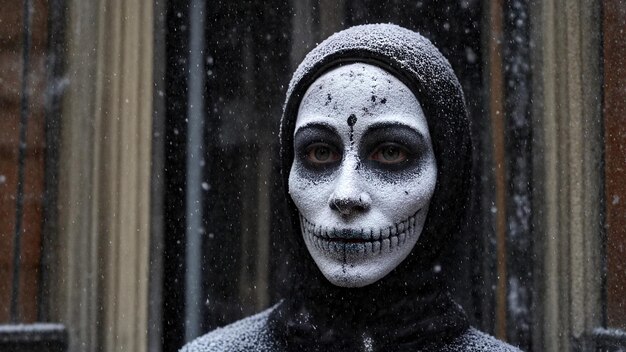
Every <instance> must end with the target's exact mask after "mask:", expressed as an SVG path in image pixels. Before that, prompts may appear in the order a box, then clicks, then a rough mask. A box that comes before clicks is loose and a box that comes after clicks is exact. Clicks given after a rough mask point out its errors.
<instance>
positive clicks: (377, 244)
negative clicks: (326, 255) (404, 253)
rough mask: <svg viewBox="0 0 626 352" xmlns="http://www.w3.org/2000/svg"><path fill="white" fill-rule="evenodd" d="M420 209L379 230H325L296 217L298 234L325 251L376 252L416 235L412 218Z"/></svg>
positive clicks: (398, 245)
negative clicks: (301, 234)
mask: <svg viewBox="0 0 626 352" xmlns="http://www.w3.org/2000/svg"><path fill="white" fill-rule="evenodd" d="M421 210H422V209H419V210H418V211H417V212H415V214H413V215H412V216H410V217H408V218H407V219H406V220H404V221H400V222H398V223H396V224H393V225H390V226H384V227H380V228H356V229H354V228H345V229H338V228H335V227H325V226H322V225H317V224H314V223H313V222H311V221H309V220H307V219H306V218H305V217H303V216H302V215H300V223H301V226H302V233H303V234H304V235H305V238H307V239H308V241H309V242H311V243H312V244H313V245H314V246H315V247H317V248H318V249H320V250H322V251H325V252H331V253H332V252H358V253H380V252H382V251H381V249H387V250H393V249H395V248H397V247H400V246H402V245H404V244H405V243H406V241H407V239H409V238H411V237H413V236H416V234H415V217H416V216H417V215H418V214H419V212H420V211H421Z"/></svg>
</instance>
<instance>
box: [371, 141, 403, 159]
mask: <svg viewBox="0 0 626 352" xmlns="http://www.w3.org/2000/svg"><path fill="white" fill-rule="evenodd" d="M408 155H409V152H408V150H407V149H406V148H405V147H404V146H402V145H400V144H398V143H393V142H387V143H382V144H380V145H378V146H377V147H376V148H375V149H374V151H373V152H372V153H371V154H370V156H369V159H370V160H374V161H376V162H379V163H381V164H399V163H401V162H403V161H405V160H406V159H407V158H408Z"/></svg>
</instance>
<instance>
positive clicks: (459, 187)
mask: <svg viewBox="0 0 626 352" xmlns="http://www.w3.org/2000/svg"><path fill="white" fill-rule="evenodd" d="M354 62H363V63H368V64H372V65H376V66H379V67H381V68H383V69H385V70H387V71H389V72H390V73H392V74H394V75H395V76H396V77H397V78H399V79H400V80H401V81H402V82H403V83H404V84H405V85H407V86H408V87H409V88H410V89H411V90H412V91H413V93H414V94H415V96H416V97H417V100H418V101H419V102H420V104H421V106H422V108H423V111H424V114H425V115H426V119H427V122H428V127H429V131H430V135H431V139H432V143H433V149H434V153H435V158H436V160H437V169H438V174H437V185H436V188H435V192H434V195H433V198H432V199H431V203H430V207H429V212H428V217H427V219H426V223H425V225H424V229H423V231H422V234H421V235H420V237H419V240H418V242H417V244H416V245H415V247H414V248H413V250H412V252H411V253H410V255H409V256H408V257H407V258H406V259H405V260H404V261H403V262H402V263H401V264H400V265H399V266H398V267H397V268H396V269H394V270H393V271H392V272H391V273H390V274H389V275H387V276H386V277H384V278H383V279H381V280H379V281H377V282H376V283H374V284H371V285H368V286H365V287H362V288H341V287H337V286H334V285H332V284H331V283H329V282H328V281H327V280H326V279H325V278H324V277H323V275H322V274H321V272H320V271H319V269H318V268H317V267H316V265H315V263H314V262H313V259H312V258H311V256H310V255H309V253H308V252H307V250H306V247H305V244H304V240H303V238H302V236H301V234H300V224H299V218H298V211H297V209H296V207H295V205H294V203H293V201H292V200H291V198H290V196H289V194H288V182H287V181H288V178H289V171H290V169H291V164H292V162H293V159H294V151H293V132H294V126H295V121H296V117H297V112H298V108H299V105H300V101H301V99H302V97H303V95H304V93H305V92H306V90H307V88H308V87H309V86H310V85H311V84H312V83H313V81H315V80H316V79H317V78H318V77H320V75H322V74H323V73H325V72H327V71H328V70H329V69H332V68H334V67H337V66H340V65H343V64H347V63H354ZM280 143H281V155H280V157H281V163H282V164H281V167H282V169H281V171H282V178H283V183H284V191H285V195H286V198H287V201H288V203H289V209H290V221H291V224H292V229H293V230H292V232H291V233H286V234H283V235H284V238H282V240H283V241H286V245H285V247H286V248H288V251H287V252H288V253H284V254H285V255H286V259H285V260H286V261H287V262H288V267H289V268H290V269H289V272H290V275H291V278H290V279H291V289H292V290H291V292H290V293H288V294H287V295H286V302H285V304H283V308H282V309H278V310H277V311H276V314H274V318H273V320H274V322H275V325H276V326H279V327H280V328H279V330H280V329H282V330H281V331H283V333H284V332H285V331H290V332H289V334H291V336H293V335H294V334H295V335H298V336H302V339H301V342H303V343H305V344H306V340H307V339H309V338H314V337H313V336H315V339H318V341H319V339H320V338H321V336H327V337H328V336H333V334H334V335H335V337H331V338H330V339H331V341H333V339H337V336H345V333H348V330H350V331H352V332H355V331H356V335H359V336H360V335H362V333H361V332H362V331H370V332H371V334H370V335H371V336H370V337H372V336H373V337H372V338H374V339H377V338H378V339H383V340H396V341H399V340H403V341H405V340H407V339H408V340H411V339H412V340H413V341H416V340H423V336H421V335H424V334H429V335H432V334H433V333H435V334H436V333H437V332H440V333H442V334H448V335H450V334H451V335H454V334H457V333H459V332H460V331H462V330H463V329H466V328H467V321H466V319H465V315H464V313H463V312H462V310H461V309H460V308H459V307H458V306H457V305H456V304H454V303H453V302H452V301H451V299H450V297H449V294H448V292H447V289H446V287H445V285H444V284H443V280H442V278H441V275H442V272H441V266H440V265H439V261H440V259H441V258H440V256H441V254H442V251H443V249H445V248H447V247H449V246H450V244H451V242H452V241H454V240H458V239H459V236H460V232H461V225H462V224H463V223H464V221H465V213H466V208H467V206H468V204H469V192H470V188H471V184H470V183H471V176H470V174H471V160H472V159H471V141H470V125H469V119H468V116H467V111H466V109H465V102H464V98H463V92H462V90H461V85H460V84H459V81H458V79H457V78H456V76H455V74H454V72H453V70H452V68H451V66H450V64H449V62H448V60H446V58H445V57H444V56H443V55H442V54H441V53H440V52H439V50H437V48H435V46H433V45H432V43H431V42H430V41H429V40H428V39H426V38H424V37H423V36H421V35H420V34H418V33H416V32H413V31H410V30H408V29H405V28H402V27H399V26H396V25H391V24H372V25H363V26H356V27H351V28H349V29H346V30H344V31H341V32H338V33H335V34H334V35H332V36H331V37H329V38H328V39H326V40H325V41H323V42H322V43H321V44H319V45H318V46H317V47H316V48H315V49H313V50H312V51H311V52H310V53H309V54H308V55H307V56H306V57H305V58H304V60H303V62H302V63H301V64H300V66H299V67H298V68H297V70H296V71H295V73H294V75H293V78H292V80H291V82H290V84H289V88H288V91H287V96H286V100H285V104H284V110H283V116H282V119H281V125H280ZM444 269H445V268H444ZM387 313H388V314H387ZM416 316H417V318H418V319H417V321H416V319H415V318H416ZM422 318H423V319H422ZM341 322H344V323H345V322H348V324H347V325H342V324H344V323H341ZM381 324H383V326H381ZM316 325H317V326H316ZM311 326H314V327H313V328H310V327H311ZM342 326H343V327H342ZM390 326H395V330H393V331H394V333H389V331H390V329H389V327H390ZM407 326H408V327H409V328H408V330H409V331H404V332H401V333H400V335H398V330H402V329H403V328H405V327H407ZM355 329H356V330H355ZM359 329H361V330H362V331H361V330H359ZM344 330H345V331H344ZM357 330H358V331H357ZM320 331H322V332H320ZM339 331H343V332H340V333H339ZM376 331H378V332H376ZM382 331H387V332H388V333H387V336H383V335H385V333H383V332H382ZM320 334H322V335H320ZM324 334H325V335H324ZM367 334H369V333H367ZM381 334H382V335H381ZM356 335H355V336H356ZM392 335H393V336H392ZM285 336H287V335H285ZM357 337H358V336H357ZM287 338H290V337H288V336H287ZM348 340H349V339H348ZM387 342H389V341H387ZM405 342H406V341H405ZM331 343H332V344H333V345H335V346H336V345H337V344H336V341H334V342H331ZM405 345H406V344H405ZM409 345H410V344H409ZM410 346H414V347H418V346H420V345H419V344H418V345H410Z"/></svg>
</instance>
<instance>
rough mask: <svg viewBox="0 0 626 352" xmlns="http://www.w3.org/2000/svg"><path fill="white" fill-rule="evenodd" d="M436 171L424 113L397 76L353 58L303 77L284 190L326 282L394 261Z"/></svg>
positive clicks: (403, 253)
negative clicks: (305, 84) (305, 83)
mask: <svg viewBox="0 0 626 352" xmlns="http://www.w3.org/2000/svg"><path fill="white" fill-rule="evenodd" d="M436 180H437V165H436V161H435V156H434V153H433V148H432V143H431V139H430V134H429V132H428V124H427V122H426V118H425V116H424V113H423V112H422V108H421V106H420V104H419V102H418V101H417V98H416V97H415V96H414V95H413V93H412V92H411V90H410V89H409V88H408V87H407V86H406V85H404V84H403V83H402V82H401V81H400V80H399V79H397V78H396V77H395V76H393V75H392V74H390V73H388V72H387V71H385V70H383V69H381V68H379V67H377V66H373V65H369V64H363V63H354V64H348V65H345V66H341V67H337V68H335V69H332V70H331V71H328V72H326V73H325V74H323V75H322V76H320V77H319V78H318V79H317V80H315V82H313V84H312V85H311V86H310V87H309V89H308V90H307V92H306V93H305V95H304V97H303V99H302V102H301V103H300V107H299V110H298V116H297V120H296V126H295V130H294V161H293V164H292V167H291V172H290V174H289V193H290V195H291V198H292V199H293V201H294V203H295V204H296V206H297V207H298V210H299V211H300V218H301V219H300V220H301V224H302V235H303V237H304V241H305V243H306V246H307V249H308V251H309V253H311V256H312V257H313V260H314V261H315V263H316V264H317V266H318V267H319V269H320V270H321V271H322V273H323V274H324V276H325V277H326V278H327V279H328V280H329V281H330V282H332V283H333V284H335V285H338V286H343V287H362V286H366V285H369V284H371V283H374V282H376V281H378V280H380V279H381V278H383V277H384V276H385V275H387V274H388V273H389V272H391V271H392V270H393V269H394V268H395V267H396V266H398V264H400V263H401V262H402V261H403V260H404V259H405V258H406V257H407V256H408V255H409V253H410V252H411V250H412V249H413V247H414V246H415V243H416V242H417V239H418V237H419V235H420V233H421V232H422V228H423V226H424V221H425V219H426V215H427V213H428V205H429V203H430V199H431V198H432V195H433V192H434V189H435V183H436Z"/></svg>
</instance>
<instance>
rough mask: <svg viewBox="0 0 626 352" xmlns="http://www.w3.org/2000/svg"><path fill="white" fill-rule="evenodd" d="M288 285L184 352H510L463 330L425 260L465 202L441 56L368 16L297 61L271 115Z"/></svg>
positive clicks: (459, 130)
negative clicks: (286, 219)
mask: <svg viewBox="0 0 626 352" xmlns="http://www.w3.org/2000/svg"><path fill="white" fill-rule="evenodd" d="M280 132H281V134H280V136H281V159H282V172H283V178H284V183H285V189H286V191H287V193H288V195H287V201H288V203H289V205H290V209H291V220H292V221H293V223H294V228H300V229H301V231H299V232H298V233H291V234H285V235H286V238H285V239H284V240H285V241H287V242H288V248H289V253H287V254H288V255H289V258H288V259H287V261H288V264H289V265H290V267H291V268H292V273H293V277H292V281H293V287H292V290H291V292H290V294H289V295H287V296H286V297H285V298H284V300H283V301H281V302H280V303H279V304H277V305H276V306H274V307H272V308H270V309H268V310H266V311H264V312H262V313H260V314H258V315H255V316H253V317H249V318H246V319H243V320H241V321H239V322H236V323H234V324H231V325H229V326H227V327H225V328H222V329H218V330H216V331H213V332H211V333H209V334H207V335H205V336H203V337H201V338H199V339H197V340H195V341H194V342H192V343H191V344H189V345H188V346H186V348H185V349H184V350H185V351H285V350H290V351H309V350H310V351H344V350H346V351H347V350H350V351H418V350H419V351H516V350H517V349H515V348H513V347H512V346H509V345H507V344H505V343H503V342H500V341H498V340H496V339H494V338H493V337H491V336H488V335H486V334H483V333H481V332H479V331H477V330H475V329H473V328H471V327H470V326H469V324H468V322H467V318H466V316H465V313H464V312H463V310H462V309H461V308H460V306H458V305H457V304H456V303H454V302H453V301H452V299H451V297H450V294H449V292H448V290H447V288H446V286H445V284H444V281H443V279H442V276H443V272H444V271H445V270H444V269H445V268H442V267H441V266H440V265H439V264H438V263H439V261H440V259H441V258H440V256H441V253H442V250H443V249H444V248H446V246H449V245H450V243H451V241H454V240H458V237H459V236H460V233H461V225H462V224H463V217H464V213H465V210H466V207H467V205H468V198H469V189H470V186H471V185H470V169H471V142H470V129H469V120H468V117H467V112H466V110H465V104H464V101H463V94H462V91H461V87H460V85H459V83H458V80H457V78H456V76H455V75H454V72H453V71H452V69H451V67H450V65H449V63H448V61H447V60H446V59H445V58H444V57H443V56H442V55H441V53H440V52H439V51H438V50H437V49H436V48H435V47H434V46H433V45H432V44H431V43H430V42H429V41H428V40H427V39H425V38H424V37H422V36H421V35H419V34H417V33H415V32H412V31H409V30H407V29H404V28H401V27H398V26H395V25H389V24H375V25H365V26H357V27H352V28H349V29H346V30H344V31H342V32H339V33H336V34H334V35H333V36H331V37H330V38H328V39H327V40H325V41H324V42H322V43H321V44H320V45H318V46H317V47H316V48H315V49H313V51H311V52H310V53H309V54H308V55H307V56H306V58H305V59H304V61H303V62H302V63H301V64H300V66H299V67H298V69H297V70H296V72H295V73H294V76H293V78H292V80H291V83H290V86H289V89H288V92H287V98H286V102H285V105H284V112H283V117H282V120H281V131H280Z"/></svg>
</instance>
